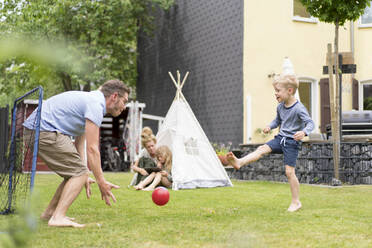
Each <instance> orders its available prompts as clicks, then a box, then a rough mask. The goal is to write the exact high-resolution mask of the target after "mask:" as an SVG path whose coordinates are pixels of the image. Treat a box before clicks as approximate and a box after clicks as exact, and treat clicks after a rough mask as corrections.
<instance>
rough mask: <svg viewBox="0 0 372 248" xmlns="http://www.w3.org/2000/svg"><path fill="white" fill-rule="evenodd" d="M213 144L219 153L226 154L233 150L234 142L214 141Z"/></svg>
mask: <svg viewBox="0 0 372 248" xmlns="http://www.w3.org/2000/svg"><path fill="white" fill-rule="evenodd" d="M212 146H213V148H214V151H215V152H216V153H217V155H226V154H227V153H228V152H230V151H231V146H232V142H228V143H227V144H224V143H212Z"/></svg>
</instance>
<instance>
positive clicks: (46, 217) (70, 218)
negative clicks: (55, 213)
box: [40, 213, 75, 220]
mask: <svg viewBox="0 0 372 248" xmlns="http://www.w3.org/2000/svg"><path fill="white" fill-rule="evenodd" d="M50 218H52V215H49V214H45V213H42V214H41V216H40V219H42V220H50ZM66 218H67V219H69V220H75V218H72V217H68V216H66Z"/></svg>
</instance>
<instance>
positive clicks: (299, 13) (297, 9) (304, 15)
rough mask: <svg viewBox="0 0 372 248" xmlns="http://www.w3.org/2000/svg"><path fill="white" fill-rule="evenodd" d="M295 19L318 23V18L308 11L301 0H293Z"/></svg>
mask: <svg viewBox="0 0 372 248" xmlns="http://www.w3.org/2000/svg"><path fill="white" fill-rule="evenodd" d="M293 20H294V21H303V22H312V23H317V22H318V20H317V19H316V18H314V17H312V16H311V15H310V14H309V13H308V12H307V11H306V8H305V6H303V5H302V3H301V2H300V0H293Z"/></svg>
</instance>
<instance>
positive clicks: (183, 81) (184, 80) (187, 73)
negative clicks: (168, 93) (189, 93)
mask: <svg viewBox="0 0 372 248" xmlns="http://www.w3.org/2000/svg"><path fill="white" fill-rule="evenodd" d="M188 76H189V72H186V75H185V77H184V78H183V80H182V84H181V87H180V90H182V87H183V85H184V84H185V82H186V79H187V77H188Z"/></svg>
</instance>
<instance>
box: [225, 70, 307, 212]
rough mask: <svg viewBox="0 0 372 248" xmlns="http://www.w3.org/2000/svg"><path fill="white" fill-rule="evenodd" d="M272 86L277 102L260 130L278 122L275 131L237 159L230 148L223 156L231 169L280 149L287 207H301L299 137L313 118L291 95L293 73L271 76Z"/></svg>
mask: <svg viewBox="0 0 372 248" xmlns="http://www.w3.org/2000/svg"><path fill="white" fill-rule="evenodd" d="M273 86H274V89H275V97H276V100H277V101H278V102H279V105H278V107H277V110H276V111H277V115H276V118H275V119H274V120H273V121H272V122H271V123H270V125H269V126H267V127H265V128H264V130H263V132H264V133H268V132H270V130H271V129H274V128H277V127H278V126H280V129H279V134H278V135H276V136H275V138H274V139H272V140H270V141H269V142H268V143H266V144H264V145H262V146H259V147H258V148H257V149H256V150H255V151H254V152H252V153H250V154H248V155H246V156H245V157H243V158H240V159H238V158H236V157H235V156H234V154H233V153H231V152H230V153H228V154H227V159H228V161H229V163H230V164H231V165H232V166H233V167H234V168H235V169H237V170H239V169H240V168H241V167H242V166H245V165H247V164H249V163H251V162H254V161H257V160H258V159H260V158H261V157H262V156H263V155H265V154H268V153H270V152H273V153H283V154H284V165H285V174H286V176H287V178H288V182H289V186H290V188H291V193H292V202H291V204H290V206H289V208H288V211H289V212H295V211H297V210H299V209H300V208H301V207H302V205H301V202H300V198H299V188H300V184H299V182H298V179H297V177H296V174H295V167H296V159H297V155H298V149H299V141H300V140H301V139H303V138H304V137H305V136H306V135H309V133H310V132H311V131H312V130H313V129H314V122H313V121H312V120H311V118H310V116H309V114H308V112H307V110H306V108H305V106H304V105H303V104H302V103H301V102H299V101H298V100H297V99H296V98H295V96H294V95H295V93H296V90H297V88H298V81H297V78H296V77H295V76H294V75H283V76H279V77H278V78H276V79H275V80H274V82H273Z"/></svg>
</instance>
